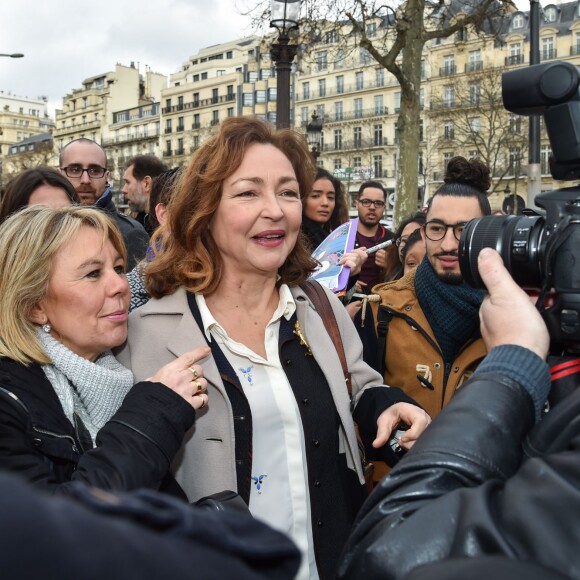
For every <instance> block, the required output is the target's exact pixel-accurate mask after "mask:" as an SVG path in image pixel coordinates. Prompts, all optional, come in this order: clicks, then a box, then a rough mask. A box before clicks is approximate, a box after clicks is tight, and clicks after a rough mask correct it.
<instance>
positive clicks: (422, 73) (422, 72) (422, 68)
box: [421, 59, 425, 81]
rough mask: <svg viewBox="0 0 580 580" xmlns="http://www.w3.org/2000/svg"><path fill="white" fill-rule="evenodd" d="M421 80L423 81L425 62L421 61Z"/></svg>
mask: <svg viewBox="0 0 580 580" xmlns="http://www.w3.org/2000/svg"><path fill="white" fill-rule="evenodd" d="M421 80H422V81H424V80H425V60H424V59H422V60H421Z"/></svg>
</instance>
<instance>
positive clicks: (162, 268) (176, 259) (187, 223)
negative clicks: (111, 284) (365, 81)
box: [145, 117, 316, 298]
mask: <svg viewBox="0 0 580 580" xmlns="http://www.w3.org/2000/svg"><path fill="white" fill-rule="evenodd" d="M254 144H270V145H273V146H274V147H276V148H277V149H279V150H280V151H281V152H282V153H284V155H285V156H286V157H287V158H288V160H289V161H290V163H291V164H292V167H293V169H294V172H295V174H296V179H297V181H298V185H299V190H300V198H301V200H302V201H304V198H305V196H306V195H307V194H308V192H309V191H310V189H311V187H312V183H313V181H314V174H315V166H314V161H313V159H312V156H311V154H310V151H309V150H308V146H307V144H306V142H305V140H304V138H303V137H302V135H299V134H298V133H296V132H295V131H293V130H291V129H280V130H276V129H274V128H273V127H272V126H271V125H270V124H269V123H267V122H266V121H264V120H262V119H259V118H258V117H229V118H228V119H226V120H225V121H224V122H223V123H220V125H219V129H218V132H217V133H216V134H215V135H213V136H212V137H211V138H210V139H209V140H207V141H206V142H205V143H203V144H202V146H201V147H200V148H199V149H198V150H197V151H196V152H195V153H194V154H193V156H192V158H191V160H190V162H189V165H188V166H187V167H186V168H185V169H184V171H183V173H182V175H181V177H180V179H179V181H178V183H177V185H176V190H175V192H174V195H173V197H172V198H171V201H170V202H169V205H168V208H167V209H168V214H169V219H168V222H167V224H166V226H167V228H165V227H161V228H160V229H158V230H157V232H156V233H155V234H154V235H153V238H152V241H151V244H152V248H153V249H154V252H155V253H156V257H155V259H154V260H153V261H152V262H150V263H149V265H148V266H147V270H146V273H145V286H146V288H147V291H148V292H149V293H150V294H151V296H153V297H155V298H161V297H163V296H166V295H168V294H172V293H173V292H175V291H176V290H177V289H178V288H179V287H184V288H185V289H186V290H188V291H190V292H196V293H200V294H203V295H209V294H211V293H213V292H214V291H215V290H216V288H217V285H218V284H219V281H220V279H221V278H222V271H223V260H222V258H221V256H220V252H219V251H218V248H217V247H216V244H215V242H214V240H213V237H212V234H211V231H210V224H211V222H212V220H213V216H214V214H215V212H216V211H217V209H218V206H219V204H220V201H221V196H222V189H223V183H224V181H225V180H226V179H227V178H228V177H230V176H231V175H232V174H233V173H234V172H235V171H236V170H237V169H238V168H239V167H240V165H241V164H242V161H243V159H244V156H245V154H246V151H247V150H248V148H249V147H251V146H252V145H254ZM165 229H167V231H168V235H166V234H165V233H164V231H165ZM315 265H316V262H315V261H314V260H313V259H312V258H311V256H310V253H309V252H308V251H307V249H306V248H305V246H304V244H303V242H302V240H301V239H300V238H298V240H297V242H296V245H295V246H294V248H293V250H292V251H291V252H290V254H289V256H288V257H287V259H286V261H285V263H284V265H283V266H282V267H281V268H280V270H279V271H278V275H279V278H278V284H288V285H289V286H293V285H298V284H301V283H302V282H304V281H305V280H306V279H307V278H308V276H309V275H310V273H311V271H312V270H313V269H314V267H315Z"/></svg>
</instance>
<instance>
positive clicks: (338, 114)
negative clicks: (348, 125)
mask: <svg viewBox="0 0 580 580" xmlns="http://www.w3.org/2000/svg"><path fill="white" fill-rule="evenodd" d="M342 115H343V107H342V101H336V102H335V103H334V120H335V121H340V120H341V119H342Z"/></svg>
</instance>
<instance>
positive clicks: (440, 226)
mask: <svg viewBox="0 0 580 580" xmlns="http://www.w3.org/2000/svg"><path fill="white" fill-rule="evenodd" d="M465 223H466V222H459V223H458V224H445V223H443V222H442V221H439V220H432V221H430V222H427V223H426V224H425V225H424V226H423V229H424V230H425V235H426V236H427V237H428V238H429V239H430V240H431V241H432V242H438V241H439V240H442V239H443V238H444V237H445V235H446V234H447V230H448V229H449V228H451V229H452V230H453V235H454V236H455V239H456V240H458V241H459V239H460V238H461V232H462V231H463V228H464V227H465Z"/></svg>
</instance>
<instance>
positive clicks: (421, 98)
mask: <svg viewBox="0 0 580 580" xmlns="http://www.w3.org/2000/svg"><path fill="white" fill-rule="evenodd" d="M424 107H425V89H424V88H423V87H421V88H420V89H419V108H420V109H421V110H422V109H423V108H424Z"/></svg>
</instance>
